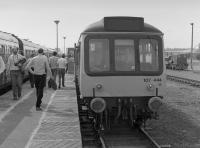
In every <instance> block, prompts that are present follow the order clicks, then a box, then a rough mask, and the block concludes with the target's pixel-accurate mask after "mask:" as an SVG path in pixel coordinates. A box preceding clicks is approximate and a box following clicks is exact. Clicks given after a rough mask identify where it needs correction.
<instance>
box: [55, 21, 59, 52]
mask: <svg viewBox="0 0 200 148" xmlns="http://www.w3.org/2000/svg"><path fill="white" fill-rule="evenodd" d="M54 22H55V23H56V51H57V52H58V23H59V22H60V21H59V20H55V21H54Z"/></svg>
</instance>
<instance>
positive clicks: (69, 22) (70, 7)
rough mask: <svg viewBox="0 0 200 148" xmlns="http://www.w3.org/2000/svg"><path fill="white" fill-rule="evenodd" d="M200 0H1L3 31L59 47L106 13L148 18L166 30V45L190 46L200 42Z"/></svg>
mask: <svg viewBox="0 0 200 148" xmlns="http://www.w3.org/2000/svg"><path fill="white" fill-rule="evenodd" d="M199 7H200V0H0V18H1V21H0V30H1V31H4V32H9V33H13V34H15V35H17V36H19V37H20V38H22V39H29V40H31V41H33V42H35V43H38V44H41V45H44V46H47V47H49V48H56V24H55V23H54V20H60V23H59V24H58V33H59V44H58V46H59V48H61V49H63V48H64V39H63V37H64V36H66V40H65V44H66V47H73V46H74V43H75V42H77V41H78V38H79V36H80V33H81V32H82V31H83V30H84V29H85V28H86V27H87V26H88V25H90V24H91V23H93V22H96V21H98V20H100V19H102V18H103V17H105V16H135V17H144V21H145V22H146V23H148V24H151V25H153V26H155V27H157V28H158V29H160V30H161V31H162V32H163V33H164V46H165V48H190V47H191V32H192V26H191V25H190V23H192V22H193V23H194V47H198V44H199V43H200V8H199Z"/></svg>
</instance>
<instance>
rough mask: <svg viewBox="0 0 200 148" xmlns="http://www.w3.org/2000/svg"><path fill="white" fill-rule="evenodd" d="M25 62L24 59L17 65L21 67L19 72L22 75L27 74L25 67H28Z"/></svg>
mask: <svg viewBox="0 0 200 148" xmlns="http://www.w3.org/2000/svg"><path fill="white" fill-rule="evenodd" d="M25 62H26V59H25V58H22V59H20V60H19V61H18V62H17V63H16V65H17V66H18V67H19V70H20V72H21V73H22V74H25V67H26V65H25Z"/></svg>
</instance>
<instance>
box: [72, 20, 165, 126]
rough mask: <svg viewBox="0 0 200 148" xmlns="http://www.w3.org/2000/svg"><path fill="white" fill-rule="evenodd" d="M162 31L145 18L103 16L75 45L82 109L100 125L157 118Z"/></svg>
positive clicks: (162, 84)
mask: <svg viewBox="0 0 200 148" xmlns="http://www.w3.org/2000/svg"><path fill="white" fill-rule="evenodd" d="M163 59H164V58H163V33H162V32H161V31H160V30H158V29H157V28H155V27H153V26H151V25H149V24H146V23H144V19H143V18H140V17H104V19H102V20H100V21H98V22H96V23H94V24H92V25H90V26H89V27H88V28H87V29H86V30H84V31H83V32H82V33H81V35H80V38H79V42H78V44H76V45H75V83H76V90H77V98H78V103H79V108H80V110H86V111H87V113H88V118H89V119H92V120H93V123H94V124H95V126H96V127H99V129H100V128H102V127H104V129H105V128H107V129H110V128H112V125H113V124H114V123H116V122H120V121H127V122H128V123H130V124H131V125H135V124H136V125H142V123H144V122H145V121H146V120H147V119H150V118H157V115H158V113H157V112H158V109H159V107H160V105H161V104H162V98H163V95H164V91H165V75H164V67H165V66H164V60H163Z"/></svg>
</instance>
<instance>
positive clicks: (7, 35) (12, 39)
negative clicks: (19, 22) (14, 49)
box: [0, 31, 18, 44]
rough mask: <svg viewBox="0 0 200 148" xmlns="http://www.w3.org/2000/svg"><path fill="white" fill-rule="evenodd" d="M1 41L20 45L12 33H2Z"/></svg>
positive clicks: (0, 35) (0, 34)
mask: <svg viewBox="0 0 200 148" xmlns="http://www.w3.org/2000/svg"><path fill="white" fill-rule="evenodd" d="M0 39H1V40H4V41H9V42H14V43H17V44H18V40H17V39H16V38H15V37H13V36H12V34H11V33H7V32H3V31H0Z"/></svg>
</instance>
